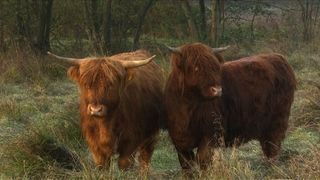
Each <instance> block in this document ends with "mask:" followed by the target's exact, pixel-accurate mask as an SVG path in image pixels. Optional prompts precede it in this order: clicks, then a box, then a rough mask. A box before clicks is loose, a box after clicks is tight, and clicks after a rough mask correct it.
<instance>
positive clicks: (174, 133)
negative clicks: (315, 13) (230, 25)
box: [165, 43, 296, 169]
mask: <svg viewBox="0 0 320 180" xmlns="http://www.w3.org/2000/svg"><path fill="white" fill-rule="evenodd" d="M225 49H226V48H218V49H212V48H210V47H207V46H205V45H203V44H200V43H194V44H188V45H184V46H181V47H179V48H170V50H171V51H172V52H173V54H172V57H171V63H172V71H171V73H170V75H169V79H168V81H167V85H166V90H165V106H166V110H167V113H168V123H167V125H168V129H169V134H170V136H171V138H172V141H173V143H174V145H175V147H176V149H177V151H178V156H179V161H180V164H181V166H182V168H183V169H189V168H190V165H192V163H193V161H194V160H197V161H198V162H199V163H200V167H201V168H205V167H206V166H207V165H208V162H209V161H210V155H211V154H210V151H211V148H214V147H218V146H223V145H226V146H231V145H240V144H241V143H245V142H247V141H249V140H253V139H256V140H258V141H259V142H260V144H261V147H262V150H263V152H264V154H265V156H266V157H267V158H268V159H270V158H274V157H275V156H276V155H277V154H278V152H279V150H280V146H281V142H282V140H283V139H284V137H285V132H286V129H287V126H288V118H289V114H290V107H291V104H292V102H293V97H294V90H295V87H296V79H295V75H294V73H293V71H292V69H291V67H290V65H289V64H288V62H287V61H286V59H284V58H283V56H281V55H279V54H263V55H257V56H251V57H247V58H242V59H240V60H237V61H232V62H226V63H220V62H223V59H221V58H222V57H221V56H220V55H218V54H217V52H220V51H222V50H225ZM194 148H198V149H197V154H196V157H195V155H194V153H193V149H194Z"/></svg>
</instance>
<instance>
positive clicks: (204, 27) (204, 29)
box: [199, 0, 207, 41]
mask: <svg viewBox="0 0 320 180" xmlns="http://www.w3.org/2000/svg"><path fill="white" fill-rule="evenodd" d="M199 7H200V19H201V21H200V35H201V40H202V41H205V40H206V39H207V20H206V7H205V4H204V0H199Z"/></svg>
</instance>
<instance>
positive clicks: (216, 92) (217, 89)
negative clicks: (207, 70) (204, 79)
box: [210, 86, 222, 96]
mask: <svg viewBox="0 0 320 180" xmlns="http://www.w3.org/2000/svg"><path fill="white" fill-rule="evenodd" d="M210 92H211V95H212V96H221V95H222V88H221V86H211V87H210Z"/></svg>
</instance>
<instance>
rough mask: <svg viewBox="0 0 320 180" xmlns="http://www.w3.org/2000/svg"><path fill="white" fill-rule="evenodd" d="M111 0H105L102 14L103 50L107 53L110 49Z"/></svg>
mask: <svg viewBox="0 0 320 180" xmlns="http://www.w3.org/2000/svg"><path fill="white" fill-rule="evenodd" d="M111 10H112V0H106V10H105V15H104V22H103V24H104V25H103V26H104V32H103V38H104V51H105V53H106V54H108V53H109V52H110V51H111V29H112V17H111V15H112V13H111Z"/></svg>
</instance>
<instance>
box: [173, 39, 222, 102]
mask: <svg viewBox="0 0 320 180" xmlns="http://www.w3.org/2000/svg"><path fill="white" fill-rule="evenodd" d="M173 56H174V57H173V60H174V62H173V63H175V65H176V67H177V68H178V69H179V71H180V72H181V73H182V74H183V79H184V87H185V89H188V90H190V91H192V92H194V93H196V94H199V95H200V96H202V97H204V98H206V99H212V98H215V97H219V96H221V94H222V88H221V82H220V81H221V78H220V76H221V67H220V62H219V60H218V58H217V57H216V56H215V54H214V53H212V50H211V49H210V48H209V47H207V46H204V45H202V44H191V45H185V46H183V47H181V53H180V54H174V55H173Z"/></svg>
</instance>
